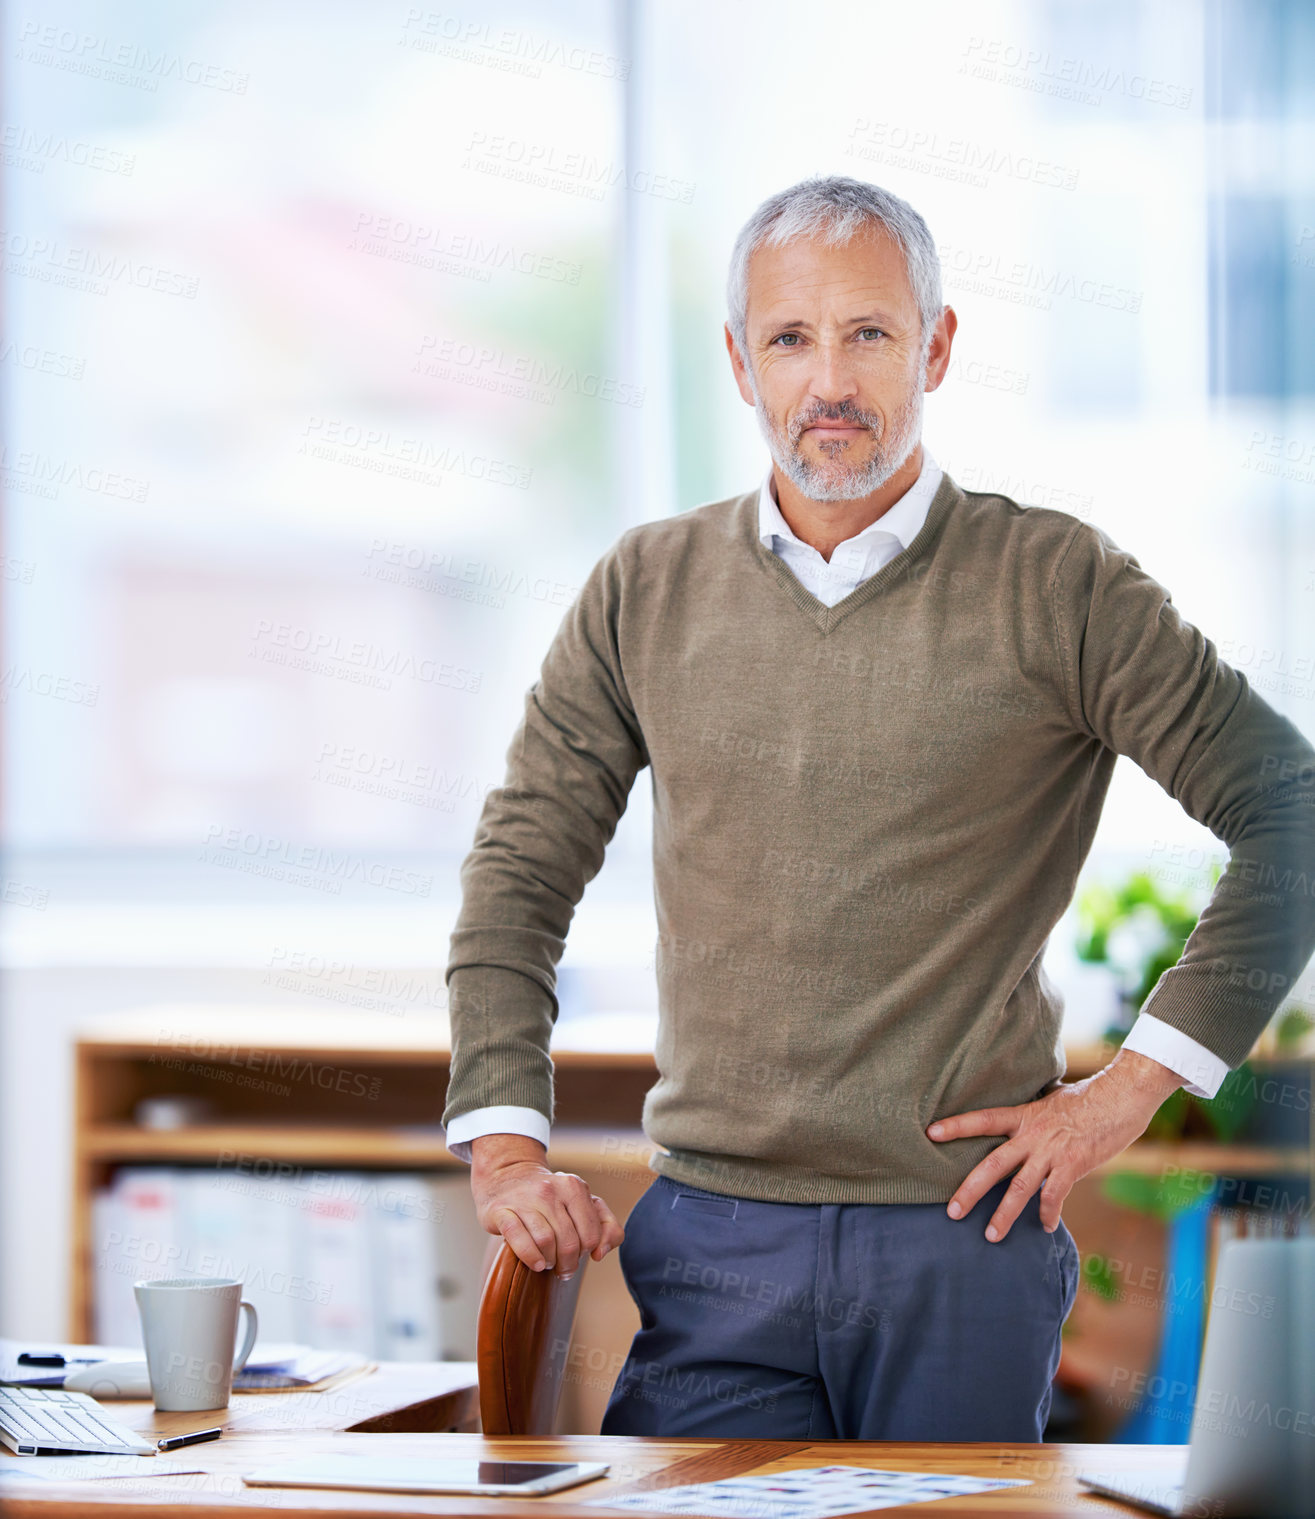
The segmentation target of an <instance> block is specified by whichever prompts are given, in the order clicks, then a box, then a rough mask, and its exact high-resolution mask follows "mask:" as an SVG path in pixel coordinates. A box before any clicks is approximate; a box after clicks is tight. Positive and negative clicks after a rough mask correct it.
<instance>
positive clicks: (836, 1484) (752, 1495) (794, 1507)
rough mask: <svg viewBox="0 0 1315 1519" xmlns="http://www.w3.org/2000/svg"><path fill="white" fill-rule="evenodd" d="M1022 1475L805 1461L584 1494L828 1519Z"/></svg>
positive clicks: (974, 1489)
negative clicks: (637, 1489)
mask: <svg viewBox="0 0 1315 1519" xmlns="http://www.w3.org/2000/svg"><path fill="white" fill-rule="evenodd" d="M1031 1486H1032V1484H1031V1482H1030V1481H1028V1479H1027V1478H1025V1477H952V1476H945V1475H943V1474H942V1473H940V1472H895V1471H884V1470H879V1469H877V1468H875V1467H869V1466H805V1467H801V1468H799V1470H797V1471H787V1472H768V1473H766V1474H763V1475H760V1476H754V1477H724V1478H722V1479H721V1480H720V1481H719V1482H693V1483H690V1484H688V1485H687V1486H685V1487H667V1488H659V1489H656V1490H654V1491H652V1492H645V1493H622V1494H621V1495H620V1496H619V1497H616V1498H588V1499H586V1500H584V1501H585V1502H586V1503H587V1504H589V1505H590V1506H593V1507H600V1508H602V1507H605V1508H628V1509H635V1510H636V1511H639V1512H642V1513H646V1514H707V1515H710V1516H711V1519H826V1516H828V1515H831V1514H856V1513H862V1512H865V1511H869V1510H871V1509H878V1508H896V1507H898V1506H899V1505H900V1504H902V1503H930V1502H931V1501H932V1500H933V1499H934V1498H951V1497H956V1498H957V1497H963V1496H964V1495H965V1494H968V1493H986V1492H990V1491H992V1490H993V1489H994V1488H997V1487H1031Z"/></svg>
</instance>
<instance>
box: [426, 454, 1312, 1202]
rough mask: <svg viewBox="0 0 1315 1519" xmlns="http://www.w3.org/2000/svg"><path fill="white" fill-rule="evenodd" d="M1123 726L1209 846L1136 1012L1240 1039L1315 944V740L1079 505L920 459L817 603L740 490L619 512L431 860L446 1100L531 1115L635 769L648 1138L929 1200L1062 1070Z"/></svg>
mask: <svg viewBox="0 0 1315 1519" xmlns="http://www.w3.org/2000/svg"><path fill="white" fill-rule="evenodd" d="M1119 754H1127V755H1129V756H1131V758H1132V759H1133V760H1135V761H1136V763H1137V764H1139V765H1140V766H1141V767H1142V768H1143V769H1144V770H1145V771H1146V772H1147V773H1148V774H1149V775H1150V776H1151V777H1152V778H1153V779H1154V780H1156V781H1157V782H1158V783H1159V784H1160V785H1161V786H1162V787H1163V788H1164V789H1165V790H1166V791H1167V792H1168V793H1169V794H1170V795H1171V796H1173V797H1175V798H1176V800H1177V801H1178V802H1179V803H1180V804H1181V805H1182V806H1183V808H1184V809H1185V810H1186V811H1187V812H1188V813H1189V814H1190V815H1191V816H1192V817H1194V818H1195V819H1197V820H1198V821H1199V822H1201V823H1203V824H1204V825H1205V826H1206V827H1208V828H1209V829H1210V830H1211V831H1212V832H1213V833H1214V834H1215V836H1216V837H1217V838H1219V839H1220V840H1221V841H1223V842H1224V843H1225V844H1226V845H1227V846H1228V848H1229V850H1230V851H1231V854H1230V859H1229V863H1228V866H1227V868H1226V870H1225V872H1224V874H1223V876H1222V877H1221V878H1220V880H1219V882H1218V884H1217V885H1216V888H1215V891H1214V893H1213V896H1212V898H1211V900H1210V902H1209V903H1208V905H1207V906H1206V908H1205V911H1204V912H1203V914H1202V916H1201V919H1200V922H1199V924H1198V926H1197V928H1196V929H1195V930H1194V932H1193V933H1192V935H1191V937H1190V938H1189V939H1188V941H1187V945H1186V948H1185V950H1184V952H1183V955H1182V957H1181V959H1180V960H1179V963H1178V964H1177V965H1176V966H1174V967H1173V968H1172V969H1169V970H1166V971H1165V972H1164V973H1163V975H1161V977H1160V978H1159V981H1158V982H1157V983H1156V985H1155V988H1154V989H1153V991H1152V992H1151V994H1150V996H1149V997H1148V998H1147V1000H1146V1002H1145V1004H1144V1010H1145V1011H1147V1012H1150V1013H1153V1014H1154V1015H1155V1016H1156V1017H1158V1018H1160V1019H1162V1020H1164V1022H1166V1023H1168V1024H1170V1025H1172V1026H1173V1027H1175V1028H1177V1029H1179V1030H1181V1031H1182V1032H1183V1033H1184V1034H1186V1035H1188V1036H1190V1037H1191V1038H1193V1039H1195V1040H1197V1041H1199V1042H1200V1043H1201V1044H1203V1045H1205V1046H1206V1047H1207V1048H1209V1049H1210V1050H1212V1051H1214V1052H1215V1053H1216V1054H1218V1055H1219V1056H1220V1057H1221V1058H1222V1059H1223V1060H1225V1061H1227V1063H1228V1064H1229V1066H1230V1067H1232V1068H1236V1067H1237V1066H1238V1065H1240V1064H1241V1062H1242V1060H1243V1059H1244V1058H1245V1057H1246V1055H1247V1054H1248V1052H1249V1051H1250V1050H1251V1048H1252V1046H1253V1044H1254V1042H1255V1040H1256V1038H1257V1037H1258V1036H1259V1034H1260V1033H1261V1032H1262V1030H1263V1029H1264V1027H1265V1025H1266V1024H1267V1022H1268V1021H1269V1019H1270V1017H1271V1016H1272V1014H1273V1012H1274V1011H1275V1009H1276V1008H1277V1006H1278V1005H1279V1003H1280V1002H1281V1000H1282V999H1283V997H1284V995H1285V994H1286V993H1287V992H1289V991H1290V990H1291V989H1292V987H1293V986H1294V984H1295V982H1296V979H1297V977H1298V976H1299V975H1300V974H1301V972H1302V970H1303V969H1304V967H1305V965H1306V962H1307V960H1308V959H1309V958H1310V956H1311V953H1312V951H1313V950H1315V808H1312V807H1311V806H1310V805H1309V803H1310V800H1311V791H1312V788H1311V787H1310V786H1309V785H1306V786H1303V785H1302V784H1300V778H1302V777H1306V778H1309V777H1311V776H1312V775H1315V749H1312V748H1311V746H1310V745H1309V744H1308V743H1307V742H1306V740H1305V739H1304V737H1303V736H1302V735H1301V733H1300V732H1299V731H1298V729H1297V728H1296V727H1295V726H1294V725H1293V724H1292V723H1291V722H1290V721H1289V720H1288V719H1287V718H1285V717H1283V716H1282V715H1281V714H1280V713H1278V712H1277V711H1275V710H1274V709H1273V708H1272V707H1270V706H1269V705H1268V703H1266V702H1265V701H1264V699H1263V698H1262V697H1261V696H1259V695H1258V694H1257V693H1256V692H1255V691H1254V690H1253V689H1252V688H1251V687H1250V685H1249V683H1248V682H1247V680H1246V677H1245V676H1244V675H1243V674H1242V673H1241V672H1240V671H1238V670H1235V669H1233V668H1232V667H1230V666H1229V665H1228V664H1226V663H1225V662H1224V661H1223V660H1222V659H1220V658H1219V655H1218V651H1217V649H1216V647H1215V645H1214V644H1213V643H1212V642H1211V641H1210V640H1209V639H1208V638H1207V637H1206V636H1205V635H1204V634H1203V633H1202V632H1201V631H1200V630H1199V629H1197V628H1196V627H1195V626H1193V625H1192V624H1191V623H1189V622H1187V621H1185V620H1184V619H1183V617H1182V616H1181V615H1180V613H1179V612H1178V610H1177V608H1176V607H1175V606H1174V605H1173V603H1172V600H1171V598H1170V593H1169V592H1168V591H1167V590H1166V589H1165V588H1164V587H1163V586H1162V585H1160V584H1159V583H1158V582H1157V581H1156V580H1155V579H1153V578H1152V577H1151V576H1150V575H1148V574H1147V573H1146V572H1145V571H1144V570H1143V569H1142V567H1141V565H1140V564H1139V562H1138V561H1137V559H1136V558H1135V557H1134V556H1133V555H1132V554H1130V553H1128V552H1126V551H1124V550H1123V549H1121V548H1119V547H1118V546H1117V545H1116V544H1115V543H1114V541H1113V540H1112V539H1111V538H1110V537H1109V535H1108V534H1106V533H1105V532H1104V531H1103V530H1102V529H1100V528H1098V527H1095V526H1094V525H1092V524H1090V523H1087V522H1084V521H1082V520H1080V519H1078V518H1075V517H1073V516H1071V515H1069V514H1068V513H1066V512H1061V511H1057V510H1052V509H1050V508H1044V507H1035V506H1033V507H1027V506H1021V505H1019V504H1018V503H1017V502H1014V501H1012V500H1009V499H1008V498H1006V497H1003V496H999V495H993V494H983V493H976V492H969V491H964V490H962V489H961V488H960V487H959V486H958V485H957V484H956V483H955V481H954V480H953V479H952V478H951V477H950V476H949V475H948V474H946V475H944V476H943V478H942V480H941V483H940V486H939V488H938V489H937V491H936V494H935V496H934V497H933V499H932V502H931V505H930V506H929V508H928V511H927V516H926V520H925V521H924V523H923V526H922V528H921V530H920V531H919V532H918V533H917V535H916V536H915V538H914V539H913V541H912V542H911V543H910V544H908V545H907V547H906V548H905V549H904V550H903V551H902V552H901V553H899V554H898V555H897V556H896V557H895V558H894V559H892V560H891V561H890V562H889V563H888V564H886V565H885V566H884V567H883V568H881V569H880V570H878V571H877V572H876V573H875V574H874V575H872V576H871V577H870V578H869V579H867V580H866V581H864V582H863V584H861V585H860V586H858V587H857V589H855V590H854V591H853V592H852V593H851V594H850V595H848V596H846V597H845V598H844V599H843V600H842V601H839V602H838V603H837V604H836V605H835V606H831V607H828V606H826V605H825V604H824V603H823V602H821V601H819V600H818V599H817V598H816V597H815V596H813V595H812V594H811V593H810V592H809V591H807V590H806V589H805V588H804V587H803V586H802V585H801V584H800V583H799V581H798V580H797V579H796V578H795V577H794V575H793V574H792V573H791V572H790V570H789V569H788V568H787V567H786V565H785V564H783V563H782V562H781V560H780V559H779V558H778V557H777V556H776V555H774V554H773V553H772V552H771V550H770V549H769V548H768V547H767V546H766V545H765V544H764V543H763V542H762V541H761V540H760V538H759V537H758V531H757V491H756V490H755V491H750V492H746V493H743V494H741V495H738V496H734V497H731V498H728V499H726V500H723V501H718V502H713V503H709V504H707V505H703V506H699V507H696V508H693V509H692V510H690V511H687V512H684V513H682V514H680V515H678V516H675V517H671V518H666V519H663V520H661V521H657V522H649V523H643V524H641V525H639V526H637V527H633V528H631V529H630V530H629V531H627V532H625V533H624V534H622V535H621V537H620V538H619V539H618V540H617V541H616V543H615V544H613V546H612V547H611V548H610V549H609V550H608V551H607V552H606V553H605V554H604V555H603V556H602V558H601V559H600V560H599V561H598V563H597V564H596V565H595V566H594V568H593V570H592V571H591V572H590V574H589V576H588V577H587V579H586V582H585V584H584V586H583V587H582V589H581V591H580V593H579V595H578V597H577V599H576V601H575V603H574V604H573V605H572V606H571V607H570V609H569V610H568V611H567V613H566V615H565V617H564V618H563V621H562V624H561V626H560V628H559V629H558V632H557V634H556V636H555V637H554V639H553V641H552V644H551V646H550V648H549V650H548V653H547V656H546V657H545V659H544V662H543V665H542V668H541V671H540V674H539V678H538V679H537V680H536V681H535V683H534V684H533V685H532V686H531V687H530V689H529V692H528V693H527V696H526V702H525V711H524V716H523V718H522V720H521V723H520V725H519V727H518V730H517V732H516V735H515V737H514V738H513V740H512V743H511V746H510V748H509V750H508V753H507V773H506V780H505V783H504V785H503V786H501V787H500V788H497V789H495V790H494V791H492V792H491V793H490V794H489V796H488V797H487V798H486V800H485V803H484V807H483V810H482V812H481V816H480V819H479V823H478V825H477V828H476V834H475V840H474V844H473V847H472V849H471V851H470V853H469V854H468V856H467V857H466V859H465V861H464V863H463V865H462V869H461V882H462V889H463V895H462V905H461V910H460V914H459V916H458V920H457V924H456V927H455V930H454V932H453V934H452V940H451V953H450V957H449V962H448V970H447V980H448V987H449V1011H450V1017H451V1029H452V1041H453V1049H452V1066H451V1074H450V1081H449V1086H448V1095H447V1100H446V1105H445V1110H444V1114H443V1121H444V1123H445V1124H446V1123H450V1122H451V1121H452V1120H453V1119H454V1118H456V1117H458V1116H460V1115H461V1114H463V1113H466V1112H470V1111H473V1110H474V1109H477V1108H481V1107H486V1106H494V1105H512V1106H519V1107H530V1108H534V1109H536V1110H538V1111H539V1112H541V1113H543V1114H544V1115H545V1116H546V1117H547V1118H548V1119H549V1120H551V1119H552V1117H553V1079H552V1062H551V1056H550V1052H549V1045H550V1038H551V1033H552V1028H553V1023H554V1020H555V1018H556V1015H557V1001H556V995H555V985H556V979H555V978H556V966H557V964H558V962H559V960H560V958H561V955H562V952H563V950H564V948H565V939H566V934H567V930H568V927H569V924H570V921H571V917H572V915H573V913H574V910H575V907H576V904H577V903H578V902H579V900H580V898H581V897H582V895H583V893H584V889H585V887H586V885H587V884H588V882H589V881H590V880H592V879H593V877H594V876H595V875H596V874H597V872H598V870H599V868H600V866H601V865H602V861H603V855H604V850H605V849H606V846H607V844H608V842H609V841H610V840H611V838H612V835H613V833H614V831H615V828H616V825H617V822H618V820H619V819H620V816H621V813H622V812H623V810H624V808H625V805H626V800H627V798H628V796H629V793H630V790H631V787H632V786H633V784H634V782H635V780H636V778H637V776H638V774H639V772H640V771H641V770H642V769H644V768H645V767H646V766H647V767H649V768H650V772H651V781H652V788H653V804H654V805H653V817H654V825H653V882H654V900H655V905H656V910H657V923H658V943H657V954H656V973H657V985H658V1001H659V1022H658V1034H657V1043H656V1051H655V1054H656V1062H657V1069H658V1080H657V1082H656V1084H655V1085H654V1086H653V1087H652V1088H651V1089H650V1090H649V1092H648V1094H647V1096H646V1098H645V1101H644V1107H643V1115H642V1121H643V1128H644V1132H645V1134H646V1135H647V1137H648V1138H649V1140H650V1141H652V1143H653V1144H654V1145H655V1147H656V1148H655V1151H654V1154H653V1156H652V1158H651V1160H650V1162H649V1164H650V1166H651V1168H652V1169H653V1170H655V1171H657V1172H660V1173H661V1174H664V1175H667V1176H670V1177H671V1178H673V1179H674V1180H676V1181H684V1182H689V1183H691V1184H695V1185H698V1186H701V1187H705V1188H708V1189H710V1190H714V1191H723V1192H728V1193H733V1194H735V1195H738V1196H743V1197H753V1198H759V1199H763V1200H767V1201H780V1202H801V1203H847V1202H872V1203H909V1202H945V1201H947V1200H948V1199H949V1198H950V1197H951V1196H952V1195H953V1193H954V1192H955V1190H956V1189H957V1187H958V1186H959V1184H960V1183H961V1182H962V1180H963V1178H964V1177H965V1176H966V1175H967V1174H968V1172H969V1171H971V1170H972V1169H973V1167H974V1166H975V1165H977V1163H978V1162H979V1161H980V1160H982V1159H983V1157H984V1156H986V1155H987V1154H989V1153H990V1152H991V1150H992V1149H994V1148H995V1147H996V1146H997V1145H999V1144H1002V1143H1004V1142H1005V1139H1004V1136H1003V1135H982V1136H978V1137H973V1138H963V1139H957V1140H950V1141H944V1142H940V1143H938V1142H936V1141H935V1140H932V1139H929V1138H928V1137H927V1135H926V1133H925V1130H926V1127H927V1125H929V1124H930V1123H931V1122H932V1121H933V1120H934V1119H936V1118H940V1117H945V1116H948V1115H951V1114H955V1113H962V1112H966V1111H968V1110H970V1109H977V1108H988V1107H1013V1106H1017V1105H1019V1104H1022V1103H1026V1102H1029V1101H1032V1100H1034V1099H1035V1098H1037V1097H1040V1096H1042V1095H1044V1094H1045V1093H1046V1092H1048V1091H1050V1090H1052V1089H1053V1088H1054V1087H1055V1086H1056V1085H1057V1084H1058V1083H1059V1082H1060V1080H1061V1078H1062V1077H1063V1076H1064V1074H1065V1060H1064V1050H1063V1046H1062V1042H1061V1038H1060V1026H1061V1021H1062V1015H1063V1001H1062V997H1061V995H1060V993H1059V991H1058V989H1057V988H1056V987H1055V986H1054V984H1053V983H1052V981H1051V980H1050V978H1049V977H1048V976H1047V975H1046V973H1045V971H1044V969H1043V968H1042V956H1043V954H1044V951H1045V948H1046V943H1047V940H1048V938H1049V935H1050V933H1051V932H1052V930H1053V929H1054V927H1055V924H1056V923H1057V922H1058V921H1059V919H1060V917H1061V916H1062V915H1063V913H1064V911H1065V909H1066V908H1067V906H1068V905H1069V903H1070V901H1071V899H1072V896H1073V892H1074V888H1075V885H1076V882H1077V878H1078V873H1079V870H1080V869H1081V867H1082V864H1083V862H1084V860H1085V859H1086V857H1087V854H1088V851H1089V849H1090V846H1091V841H1092V837H1093V835H1094V833H1095V831H1096V824H1097V821H1098V819H1099V816H1100V812H1101V807H1102V804H1103V802H1104V798H1105V794H1106V791H1107V789H1108V787H1109V783H1110V779H1111V775H1112V772H1113V768H1114V764H1115V760H1116V758H1117V756H1118V755H1119Z"/></svg>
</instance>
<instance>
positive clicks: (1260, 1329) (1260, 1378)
mask: <svg viewBox="0 0 1315 1519" xmlns="http://www.w3.org/2000/svg"><path fill="white" fill-rule="evenodd" d="M1078 1481H1079V1482H1081V1483H1083V1484H1085V1485H1086V1486H1087V1487H1090V1488H1092V1489H1094V1490H1095V1491H1096V1492H1098V1493H1105V1494H1107V1495H1108V1496H1110V1497H1112V1498H1123V1499H1126V1500H1127V1501H1128V1502H1129V1503H1134V1504H1137V1505H1138V1506H1139V1507H1141V1508H1144V1509H1147V1510H1149V1512H1151V1513H1153V1514H1168V1515H1172V1516H1174V1519H1185V1516H1197V1515H1199V1516H1203V1519H1205V1516H1208V1519H1310V1516H1311V1515H1312V1514H1315V1235H1299V1236H1296V1237H1289V1238H1269V1239H1229V1240H1225V1241H1224V1243H1223V1244H1222V1245H1221V1246H1220V1247H1219V1257H1218V1260H1217V1262H1216V1265H1215V1279H1214V1286H1213V1288H1212V1289H1211V1293H1210V1317H1209V1321H1208V1323H1207V1326H1206V1334H1205V1348H1204V1351H1203V1353H1202V1356H1201V1371H1200V1376H1199V1377H1198V1379H1197V1387H1196V1405H1195V1409H1194V1411H1193V1416H1192V1429H1191V1437H1190V1440H1189V1443H1188V1448H1187V1464H1186V1467H1184V1466H1183V1464H1182V1461H1181V1458H1180V1459H1179V1461H1178V1462H1177V1463H1176V1464H1175V1465H1170V1464H1169V1463H1168V1462H1166V1464H1165V1465H1164V1467H1163V1468H1162V1469H1160V1470H1146V1471H1136V1472H1128V1471H1125V1472H1102V1471H1087V1472H1079V1473H1078Z"/></svg>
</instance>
